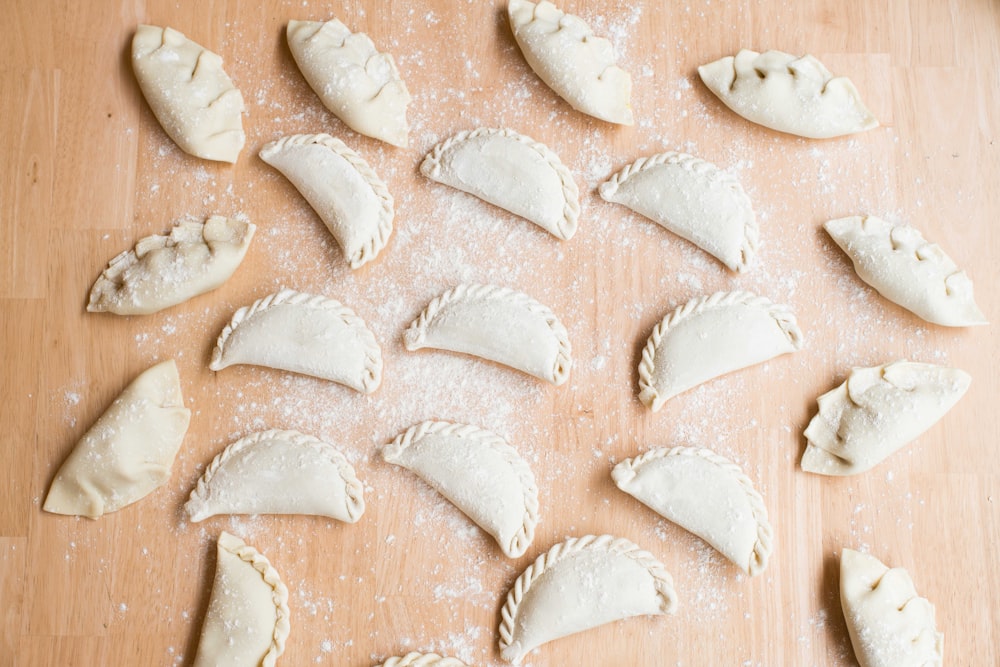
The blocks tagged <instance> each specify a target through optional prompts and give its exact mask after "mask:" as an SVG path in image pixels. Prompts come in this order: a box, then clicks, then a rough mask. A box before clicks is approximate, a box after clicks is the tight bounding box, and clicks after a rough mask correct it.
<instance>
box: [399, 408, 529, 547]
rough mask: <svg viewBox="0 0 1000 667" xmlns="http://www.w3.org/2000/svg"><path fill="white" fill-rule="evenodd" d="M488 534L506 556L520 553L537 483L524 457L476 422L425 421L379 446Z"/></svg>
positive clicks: (524, 542)
mask: <svg viewBox="0 0 1000 667" xmlns="http://www.w3.org/2000/svg"><path fill="white" fill-rule="evenodd" d="M382 458H383V459H385V460H386V461H388V462H389V463H394V464H395V465H398V466H402V467H404V468H407V469H409V470H412V471H413V472H415V473H416V474H417V475H419V476H420V477H421V478H422V479H423V480H424V481H426V482H427V483H428V484H430V485H431V486H432V487H434V489H435V490H436V491H437V492H438V493H440V494H441V495H442V496H444V497H445V498H447V499H448V500H449V501H451V502H452V503H453V504H454V505H455V506H456V507H458V508H459V509H460V510H462V511H463V512H464V513H465V514H466V516H468V517H469V518H470V519H472V520H473V521H475V522H476V524H477V525H478V526H479V527H481V528H482V529H483V530H485V531H486V532H487V533H489V534H490V535H492V536H493V539H495V540H496V541H497V544H499V545H500V548H501V549H502V550H503V552H504V554H505V555H506V556H508V557H510V558H519V557H520V556H523V555H524V552H525V551H527V550H528V547H529V546H530V545H531V541H532V540H533V539H534V537H535V526H536V525H538V487H537V486H536V485H535V476H534V474H532V472H531V468H530V467H528V463H527V461H525V460H524V459H523V458H521V455H520V454H518V453H517V450H515V449H514V448H513V447H511V446H510V445H508V444H507V443H506V442H505V441H504V439H503V438H501V437H500V436H498V435H496V434H495V433H491V432H489V431H487V430H485V429H481V428H479V427H477V426H470V425H467V424H453V423H451V422H441V421H438V422H434V421H428V422H423V423H422V424H417V425H416V426H413V427H412V428H410V429H408V430H407V431H406V432H405V433H402V434H400V435H399V436H398V437H397V438H396V439H395V440H393V441H392V442H391V443H389V444H388V445H386V446H385V447H384V448H383V449H382Z"/></svg>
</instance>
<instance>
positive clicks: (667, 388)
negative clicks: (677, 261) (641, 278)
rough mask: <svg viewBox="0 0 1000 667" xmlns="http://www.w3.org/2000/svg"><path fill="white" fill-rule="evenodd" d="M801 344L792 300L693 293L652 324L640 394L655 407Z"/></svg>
mask: <svg viewBox="0 0 1000 667" xmlns="http://www.w3.org/2000/svg"><path fill="white" fill-rule="evenodd" d="M801 347H802V331H801V330H799V325H798V324H797V323H796V322H795V316H794V315H793V314H792V311H791V310H790V309H789V308H788V306H783V305H779V304H776V303H772V302H771V301H769V300H768V299H766V298H764V297H761V296H756V295H754V294H751V293H750V292H716V293H715V294H712V295H711V296H703V297H699V298H697V299H692V300H691V301H688V302H687V303H686V304H684V305H683V306H680V307H678V308H677V309H676V310H674V311H673V312H671V313H668V314H667V315H666V316H665V317H664V318H663V320H662V321H661V322H660V323H659V324H657V325H656V327H654V328H653V333H652V334H650V336H649V340H648V341H647V342H646V347H645V348H644V349H643V351H642V361H641V362H640V363H639V399H640V400H641V401H642V402H643V403H645V404H646V406H647V407H649V408H650V409H652V410H653V411H654V412H656V411H657V410H659V409H660V408H661V407H663V404H664V403H666V402H667V401H668V400H669V399H670V398H672V397H674V396H676V395H677V394H679V393H681V392H683V391H687V390H688V389H691V388H692V387H695V386H697V385H699V384H701V383H702V382H706V381H708V380H711V379H712V378H715V377H718V376H720V375H725V374H726V373H731V372H732V371H736V370H739V369H741V368H747V367H748V366H753V365H754V364H759V363H762V362H764V361H767V360H769V359H773V358H774V357H777V356H779V355H782V354H787V353H788V352H794V351H795V350H798V349H799V348H801Z"/></svg>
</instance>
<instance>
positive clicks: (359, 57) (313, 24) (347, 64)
mask: <svg viewBox="0 0 1000 667" xmlns="http://www.w3.org/2000/svg"><path fill="white" fill-rule="evenodd" d="M287 36H288V48H289V49H290V50H291V52H292V57H294V58H295V64H297V65H298V66H299V69H300V70H302V75H303V76H304V77H305V78H306V81H308V82H309V86H310V87H311V88H312V89H313V90H314V91H315V92H316V94H317V95H319V98H320V99H321V100H323V104H324V105H325V106H326V108H327V109H329V110H330V111H332V112H333V113H334V114H336V115H337V118H339V119H340V120H342V121H343V122H344V124H346V125H347V126H348V127H350V128H351V129H352V130H354V131H355V132H359V133H361V134H363V135H365V136H368V137H373V138H375V139H379V140H381V141H385V142H388V143H390V144H392V145H394V146H401V147H403V148H406V147H407V146H408V145H409V139H408V138H407V133H408V131H409V126H408V125H407V123H406V107H407V105H408V104H409V103H410V93H409V92H408V91H407V90H406V84H404V83H403V79H402V78H401V77H400V76H399V70H398V69H396V62H395V61H394V60H393V59H392V56H391V55H389V54H388V53H379V51H378V50H376V48H375V44H374V42H372V40H371V39H370V38H369V37H368V35H366V34H364V33H363V32H354V33H352V32H351V31H350V30H349V29H348V28H347V26H345V25H344V24H343V23H341V22H340V21H338V20H337V19H332V20H330V21H326V22H323V21H289V22H288V31H287Z"/></svg>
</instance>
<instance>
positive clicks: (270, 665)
mask: <svg viewBox="0 0 1000 667" xmlns="http://www.w3.org/2000/svg"><path fill="white" fill-rule="evenodd" d="M219 543H220V544H221V545H222V546H223V547H224V548H225V549H226V551H228V552H229V553H231V554H233V555H235V556H237V557H238V558H239V559H240V560H242V561H244V562H246V563H249V564H250V565H252V566H253V569H255V570H257V572H259V573H260V575H261V577H262V578H263V579H264V583H266V584H268V585H269V586H270V587H271V588H272V589H273V590H274V595H273V598H272V599H273V601H274V612H275V615H276V617H277V618H276V619H275V621H274V633H273V634H272V636H271V647H270V648H269V649H268V651H267V653H265V654H264V657H263V658H262V659H261V662H260V664H261V667H274V664H275V662H276V661H277V660H278V656H280V655H281V654H282V653H284V652H285V640H287V639H288V633H289V631H290V627H291V626H290V625H289V623H288V613H289V612H288V588H287V587H286V586H285V584H284V583H282V581H281V577H280V576H279V575H278V571H277V570H275V569H274V567H273V566H272V565H271V561H269V560H268V559H267V558H265V557H264V554H262V553H260V552H259V551H257V550H256V549H254V548H253V547H252V546H250V545H248V544H245V543H244V542H243V540H241V539H240V538H238V537H236V536H235V535H230V534H229V533H222V535H221V536H219Z"/></svg>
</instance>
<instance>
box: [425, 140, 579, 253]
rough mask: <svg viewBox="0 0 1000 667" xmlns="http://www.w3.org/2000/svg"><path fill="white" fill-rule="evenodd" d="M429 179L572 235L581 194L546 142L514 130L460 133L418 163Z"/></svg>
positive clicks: (558, 234) (560, 233)
mask: <svg viewBox="0 0 1000 667" xmlns="http://www.w3.org/2000/svg"><path fill="white" fill-rule="evenodd" d="M420 173H422V174H423V175H424V176H426V177H427V178H429V179H431V180H433V181H437V182H438V183H444V184H445V185H450V186H451V187H453V188H456V189H458V190H461V191H463V192H468V193H469V194H471V195H474V196H476V197H479V198H480V199H482V200H483V201H486V202H489V203H491V204H493V205H494V206H499V207H500V208H502V209H504V210H506V211H510V212H511V213H513V214H514V215H519V216H521V217H522V218H524V219H526V220H530V221H531V222H533V223H535V224H536V225H538V226H539V227H541V228H542V229H544V230H545V231H547V232H549V233H550V234H552V235H553V236H555V237H556V238H559V239H562V240H563V241H566V240H569V239H570V238H572V236H573V234H575V233H576V227H577V221H578V220H579V218H580V192H579V190H578V189H577V186H576V182H575V181H574V180H573V176H572V174H570V173H569V169H567V168H566V167H565V166H564V165H563V163H562V161H561V160H560V159H559V156H557V155H556V154H555V153H553V152H552V151H551V150H549V148H548V146H546V145H544V144H541V143H539V142H537V141H535V140H534V139H532V138H531V137H526V136H524V135H523V134H518V133H517V132H514V131H513V130H493V129H489V128H480V129H478V130H473V131H472V132H459V133H458V134H456V135H455V136H453V137H451V138H450V139H448V140H447V141H444V142H442V143H440V144H438V145H437V146H435V147H434V150H432V151H431V152H430V153H428V154H427V157H425V158H424V161H423V163H422V164H421V165H420Z"/></svg>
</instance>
